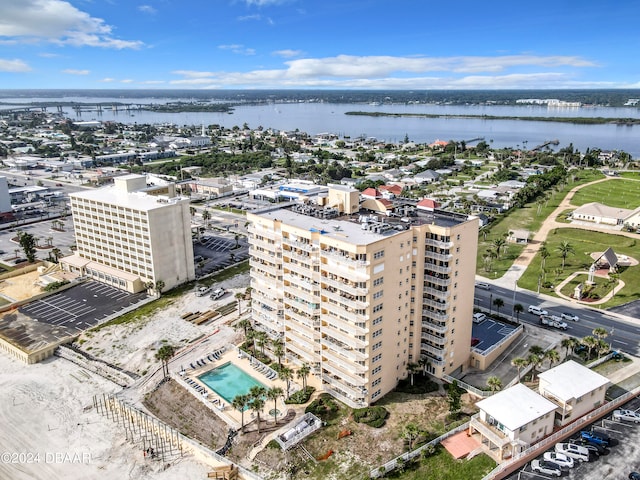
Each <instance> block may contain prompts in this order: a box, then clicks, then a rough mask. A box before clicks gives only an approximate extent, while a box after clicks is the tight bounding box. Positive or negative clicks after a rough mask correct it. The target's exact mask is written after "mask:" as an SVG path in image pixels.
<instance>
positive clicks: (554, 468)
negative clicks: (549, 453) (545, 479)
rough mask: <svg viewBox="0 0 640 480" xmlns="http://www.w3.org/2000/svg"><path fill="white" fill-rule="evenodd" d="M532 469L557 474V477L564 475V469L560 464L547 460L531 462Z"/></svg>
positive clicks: (547, 473)
mask: <svg viewBox="0 0 640 480" xmlns="http://www.w3.org/2000/svg"><path fill="white" fill-rule="evenodd" d="M531 470H533V471H534V472H538V473H544V474H546V475H555V476H556V477H559V476H560V475H562V469H561V468H560V466H559V465H557V464H555V463H553V462H548V461H546V460H533V461H532V462H531Z"/></svg>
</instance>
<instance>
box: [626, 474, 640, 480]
mask: <svg viewBox="0 0 640 480" xmlns="http://www.w3.org/2000/svg"><path fill="white" fill-rule="evenodd" d="M629 480H640V473H638V472H631V473H630V474H629Z"/></svg>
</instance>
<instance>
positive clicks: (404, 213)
mask: <svg viewBox="0 0 640 480" xmlns="http://www.w3.org/2000/svg"><path fill="white" fill-rule="evenodd" d="M347 190H348V191H347ZM353 192H356V194H355V195H354V193H353ZM328 199H329V200H328V201H327V204H326V205H324V206H322V205H317V204H302V203H296V204H293V205H289V206H287V207H285V208H283V207H279V206H274V207H271V208H266V209H263V210H260V211H255V212H249V213H248V214H247V220H249V221H250V222H251V223H250V228H249V242H250V250H249V251H250V266H251V286H252V287H253V290H252V309H253V319H254V321H255V323H256V327H257V328H258V329H261V330H263V331H266V332H267V333H268V334H269V335H270V336H271V337H272V338H276V337H280V338H282V339H283V340H284V345H285V350H286V361H287V362H290V363H291V364H292V365H293V366H294V367H297V366H300V365H302V364H303V363H306V364H308V365H309V366H310V367H311V370H312V372H313V374H314V375H315V376H317V377H318V378H319V379H320V380H321V381H322V385H323V388H324V390H325V391H327V392H329V393H331V394H332V395H334V396H335V397H336V398H338V399H340V400H342V401H343V402H345V403H347V404H348V405H351V406H353V407H360V406H365V405H369V404H371V403H372V402H375V401H377V400H379V399H380V398H381V397H382V396H384V395H385V394H386V393H388V392H389V391H391V390H392V389H393V388H395V386H396V385H397V383H398V381H399V380H400V379H402V378H405V377H406V376H407V365H408V364H409V363H421V364H422V365H423V368H425V370H426V371H427V372H428V373H430V374H432V375H434V376H436V377H440V376H442V375H443V374H445V373H446V374H452V373H455V372H456V371H461V370H462V369H463V368H464V367H465V366H466V365H468V362H469V353H470V342H471V325H472V321H471V319H472V313H473V289H474V278H475V262H476V250H477V238H478V221H477V219H475V218H469V217H467V216H466V215H458V214H454V213H448V212H441V211H435V212H424V211H419V210H417V209H416V208H415V205H407V204H406V202H404V204H402V205H400V204H398V205H397V207H396V208H395V211H397V213H396V214H394V216H391V217H387V216H381V215H376V214H372V213H371V212H366V213H365V212H362V211H360V212H358V211H357V210H358V209H357V191H356V190H353V189H351V188H350V187H344V186H340V187H337V186H336V187H334V186H331V188H330V192H329V195H328ZM354 203H355V206H354ZM346 212H349V213H346Z"/></svg>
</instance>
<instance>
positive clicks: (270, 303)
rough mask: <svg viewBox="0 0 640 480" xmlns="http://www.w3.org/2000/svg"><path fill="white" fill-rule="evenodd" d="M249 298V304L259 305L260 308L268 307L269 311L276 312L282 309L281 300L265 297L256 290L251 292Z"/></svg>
mask: <svg viewBox="0 0 640 480" xmlns="http://www.w3.org/2000/svg"><path fill="white" fill-rule="evenodd" d="M251 297H252V299H251V302H252V303H253V304H256V305H259V306H260V308H262V305H264V306H266V307H269V309H270V310H271V311H278V310H282V309H283V308H284V306H283V303H282V300H277V299H274V298H272V297H269V296H267V295H263V294H260V293H259V292H258V291H256V290H254V291H252V292H251Z"/></svg>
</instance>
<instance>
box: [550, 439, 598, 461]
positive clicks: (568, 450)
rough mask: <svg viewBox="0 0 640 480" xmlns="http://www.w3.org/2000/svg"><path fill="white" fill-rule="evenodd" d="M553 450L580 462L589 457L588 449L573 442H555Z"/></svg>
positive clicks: (587, 459)
mask: <svg viewBox="0 0 640 480" xmlns="http://www.w3.org/2000/svg"><path fill="white" fill-rule="evenodd" d="M555 450H556V452H558V453H563V454H564V455H566V456H567V457H571V458H573V459H574V460H578V461H580V462H588V461H589V460H590V459H591V457H590V456H589V450H587V449H586V448H584V447H583V446H581V445H576V444H574V443H556V446H555Z"/></svg>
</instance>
